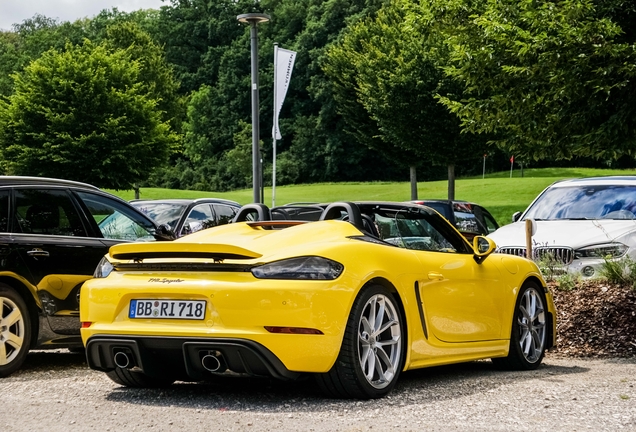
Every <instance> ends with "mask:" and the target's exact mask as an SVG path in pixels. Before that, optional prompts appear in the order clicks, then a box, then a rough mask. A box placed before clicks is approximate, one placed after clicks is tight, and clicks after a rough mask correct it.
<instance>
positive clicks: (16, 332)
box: [0, 297, 25, 366]
mask: <svg viewBox="0 0 636 432" xmlns="http://www.w3.org/2000/svg"><path fill="white" fill-rule="evenodd" d="M24 334H25V323H24V316H22V312H20V308H18V305H17V304H16V303H14V302H13V301H12V300H10V299H8V298H6V297H0V366H4V365H7V364H9V363H11V362H12V361H13V360H14V359H15V358H16V357H17V356H18V354H19V353H20V351H21V349H22V348H23V344H24Z"/></svg>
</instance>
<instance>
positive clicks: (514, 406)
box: [0, 350, 636, 432]
mask: <svg viewBox="0 0 636 432" xmlns="http://www.w3.org/2000/svg"><path fill="white" fill-rule="evenodd" d="M635 385H636V359H580V358H563V357H556V356H551V355H550V354H548V355H547V357H546V359H545V360H544V364H543V365H542V366H541V367H540V368H539V369H538V370H536V371H530V372H501V371H497V370H495V369H494V367H493V365H492V363H490V362H489V361H480V362H473V363H467V364H462V365H451V366H442V367H434V368H428V369H421V370H418V371H410V372H406V373H403V374H402V375H401V377H400V381H399V382H398V385H397V387H396V389H395V390H394V391H393V392H392V393H391V394H390V395H389V396H388V397H386V398H384V399H379V400H370V401H359V400H335V399H327V398H324V397H322V395H321V394H320V393H318V391H317V390H316V389H315V388H314V385H313V381H311V380H307V381H301V382H294V383H285V382H279V381H272V380H269V379H255V378H232V379H223V380H218V381H216V382H212V383H204V384H199V383H197V384H193V383H176V384H175V385H173V386H171V387H169V388H166V389H130V388H125V387H120V386H118V385H117V384H115V383H113V382H112V381H110V380H109V379H108V377H107V376H106V375H105V374H103V373H101V372H96V371H92V370H90V369H88V368H87V366H86V362H85V359H84V357H83V356H82V355H81V354H73V353H69V352H67V351H66V350H59V351H34V352H32V353H30V354H29V356H28V359H27V362H26V364H25V367H24V368H23V370H21V371H19V372H18V373H16V374H14V375H12V376H10V377H8V378H5V379H3V380H0V394H1V395H2V396H1V398H0V401H1V403H0V430H2V431H3V432H13V431H51V432H53V431H92V430H94V431H124V430H125V431H146V430H152V431H172V430H187V431H204V430H205V431H210V430H222V431H388V430H391V431H420V430H432V431H460V430H461V431H466V430H471V431H510V430H517V431H530V430H532V431H587V430H590V431H591V430H599V431H617V430H636V387H635Z"/></svg>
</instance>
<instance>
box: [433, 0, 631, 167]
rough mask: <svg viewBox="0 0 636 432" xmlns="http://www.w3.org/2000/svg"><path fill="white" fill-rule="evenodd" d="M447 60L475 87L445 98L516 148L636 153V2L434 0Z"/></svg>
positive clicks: (465, 118) (549, 155)
mask: <svg viewBox="0 0 636 432" xmlns="http://www.w3.org/2000/svg"><path fill="white" fill-rule="evenodd" d="M429 3H430V4H431V8H432V12H433V14H434V19H433V20H431V25H432V26H433V27H434V28H435V29H436V31H439V32H442V33H443V34H444V35H445V38H446V41H447V46H448V47H449V48H450V50H451V53H452V56H451V62H449V66H448V68H447V72H448V73H449V74H450V76H452V77H454V78H455V79H457V80H458V81H460V82H461V83H462V84H463V85H464V86H465V88H466V90H467V92H468V93H469V97H467V96H465V95H464V96H460V95H446V97H444V98H443V99H442V101H443V102H444V103H445V104H446V105H447V106H448V107H449V108H450V109H451V110H452V111H453V112H454V113H456V114H457V115H458V116H459V117H460V118H461V119H462V126H463V127H464V128H465V129H466V130H468V131H472V132H479V133H484V132H486V133H492V134H495V135H496V137H497V138H496V139H495V142H496V143H497V144H498V145H499V146H500V147H501V148H503V149H506V150H507V151H508V152H509V154H514V155H515V157H517V156H519V157H520V158H525V159H526V160H529V159H535V160H538V159H570V158H572V157H576V156H579V157H592V158H597V159H599V158H602V159H605V160H607V159H617V158H618V157H620V156H621V155H630V156H634V155H636V104H635V103H634V97H633V95H634V93H636V46H635V43H636V19H635V18H636V4H635V3H634V2H626V1H623V0H602V1H601V0H563V1H536V0H521V1H519V0H514V1H513V0H503V1H497V2H477V1H471V0H453V1H446V0H430V1H429Z"/></svg>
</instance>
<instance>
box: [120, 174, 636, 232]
mask: <svg viewBox="0 0 636 432" xmlns="http://www.w3.org/2000/svg"><path fill="white" fill-rule="evenodd" d="M512 174H513V175H512V178H510V171H508V172H499V173H493V174H489V175H486V178H481V176H480V177H472V178H462V179H458V180H457V181H456V185H455V186H456V188H455V198H456V199H460V200H466V201H473V202H476V203H479V204H481V205H483V206H484V207H486V208H487V209H488V210H489V211H490V212H491V213H492V214H493V216H494V217H495V218H496V219H497V221H498V222H499V224H501V225H504V224H507V223H510V220H511V217H512V214H513V213H514V212H516V211H523V210H524V209H525V208H526V207H527V206H528V205H529V204H530V203H531V202H532V200H533V199H534V198H535V197H536V196H537V195H538V194H539V193H540V192H541V191H542V190H543V189H545V188H546V187H547V186H548V185H550V184H551V183H553V182H555V181H557V180H562V179H565V178H575V177H592V176H607V175H636V171H635V170H604V169H594V168H542V169H524V172H523V175H524V176H523V177H521V172H520V170H519V169H516V170H514V171H513V173H512ZM417 186H418V198H442V199H443V198H446V197H447V196H448V183H447V181H446V180H444V181H434V182H420V183H418V185H417ZM109 192H111V193H114V194H115V195H117V196H120V197H121V198H123V199H125V200H131V199H133V198H134V192H133V191H132V190H130V191H112V190H111V191H109ZM410 194H411V188H410V184H409V183H408V182H399V183H395V182H394V183H391V182H369V183H317V184H306V185H291V186H278V187H276V205H283V204H288V203H291V202H332V201H364V200H369V201H380V200H382V201H407V200H409V199H410V198H411V196H410ZM252 196H253V195H252V190H251V189H244V190H237V191H231V192H201V191H185V190H176V189H159V188H142V189H141V195H140V198H142V199H162V198H164V199H165V198H204V197H216V198H225V199H230V200H234V201H237V202H239V203H240V204H247V203H250V202H252ZM264 201H265V204H267V205H269V206H271V205H272V189H271V187H268V188H265V200H264Z"/></svg>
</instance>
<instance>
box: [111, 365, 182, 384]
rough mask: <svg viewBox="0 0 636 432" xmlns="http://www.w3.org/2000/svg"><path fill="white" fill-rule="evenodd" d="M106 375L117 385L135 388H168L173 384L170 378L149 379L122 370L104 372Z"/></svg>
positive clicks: (135, 372) (141, 374) (173, 380)
mask: <svg viewBox="0 0 636 432" xmlns="http://www.w3.org/2000/svg"><path fill="white" fill-rule="evenodd" d="M106 375H108V378H110V379H111V380H113V381H114V382H116V383H117V384H119V385H123V386H126V387H135V388H157V387H168V386H170V385H172V383H173V382H175V379H174V378H171V377H151V376H149V375H146V374H145V373H143V372H139V371H133V370H130V369H122V368H117V369H114V370H112V371H110V372H106Z"/></svg>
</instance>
